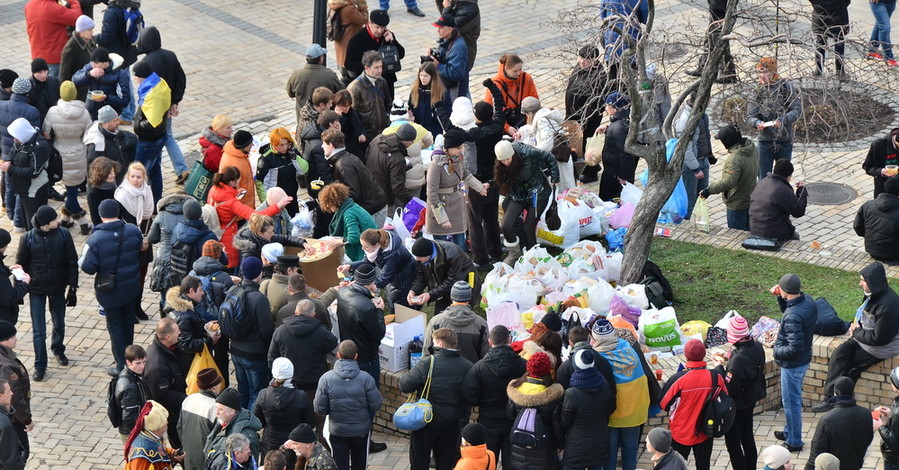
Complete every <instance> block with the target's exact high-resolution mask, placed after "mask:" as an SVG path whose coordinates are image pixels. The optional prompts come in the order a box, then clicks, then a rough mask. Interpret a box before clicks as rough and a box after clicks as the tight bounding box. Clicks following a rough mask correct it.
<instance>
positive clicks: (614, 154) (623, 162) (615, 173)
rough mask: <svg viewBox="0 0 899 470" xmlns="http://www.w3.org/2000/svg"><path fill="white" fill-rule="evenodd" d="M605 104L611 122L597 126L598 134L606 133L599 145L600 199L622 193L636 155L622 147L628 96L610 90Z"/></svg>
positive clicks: (631, 178)
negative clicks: (600, 159)
mask: <svg viewBox="0 0 899 470" xmlns="http://www.w3.org/2000/svg"><path fill="white" fill-rule="evenodd" d="M605 105H606V107H605V112H606V114H608V115H609V121H610V124H608V125H605V124H604V125H602V126H599V127H598V128H597V129H596V132H597V133H598V134H605V135H606V140H605V144H604V145H603V147H602V167H603V170H602V176H601V177H600V179H599V197H600V198H601V199H602V200H603V201H611V200H612V199H614V198H616V197H619V196H621V185H622V183H623V182H625V181H628V182H631V183H633V182H634V173H635V172H636V171H637V157H636V156H635V155H631V154H629V153H627V152H626V151H625V150H624V141H625V139H626V138H627V132H628V127H629V126H630V122H631V100H630V98H629V97H628V96H627V95H626V94H624V93H622V92H618V91H613V92H612V93H609V96H607V97H606V99H605Z"/></svg>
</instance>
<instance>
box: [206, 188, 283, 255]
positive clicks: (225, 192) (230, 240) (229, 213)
mask: <svg viewBox="0 0 899 470" xmlns="http://www.w3.org/2000/svg"><path fill="white" fill-rule="evenodd" d="M206 202H207V203H209V204H212V206H213V207H215V211H216V212H217V213H218V216H219V223H220V224H221V226H222V230H224V231H225V233H223V234H222V245H224V246H225V254H227V255H228V267H229V268H233V267H235V266H237V263H238V262H239V261H240V254H239V253H238V252H237V249H236V248H234V234H236V233H237V228H238V225H237V223H238V222H239V221H240V220H241V219H242V220H250V216H252V215H253V214H262V215H268V216H272V215H275V214H277V213H278V212H279V211H280V210H281V209H280V208H279V207H278V206H276V205H275V206H268V207H266V208H265V209H263V210H261V211H254V210H253V209H250V208H249V207H247V206H245V205H244V204H243V203H241V202H240V199H237V188H233V187H231V186H229V185H227V184H223V183H219V184H217V185H215V186H213V187H212V189H211V190H209V197H208V198H207V199H206Z"/></svg>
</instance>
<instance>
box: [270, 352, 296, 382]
mask: <svg viewBox="0 0 899 470" xmlns="http://www.w3.org/2000/svg"><path fill="white" fill-rule="evenodd" d="M272 378H273V379H276V380H290V379H292V378H293V363H292V362H290V359H288V358H286V357H279V358H277V359H275V360H274V361H273V362H272Z"/></svg>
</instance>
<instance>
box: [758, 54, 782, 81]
mask: <svg viewBox="0 0 899 470" xmlns="http://www.w3.org/2000/svg"><path fill="white" fill-rule="evenodd" d="M756 69H757V70H758V69H763V70H767V71H769V72H771V81H776V80H780V75H778V73H777V59H775V58H774V57H762V58H761V59H759V63H758V65H757V66H756Z"/></svg>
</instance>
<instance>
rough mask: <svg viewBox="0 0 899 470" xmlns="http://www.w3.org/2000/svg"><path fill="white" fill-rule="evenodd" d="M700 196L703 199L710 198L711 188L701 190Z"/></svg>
mask: <svg viewBox="0 0 899 470" xmlns="http://www.w3.org/2000/svg"><path fill="white" fill-rule="evenodd" d="M699 196H700V197H701V198H703V199H708V198H709V196H711V194H709V189H708V188H706V189H703V190H702V191H700V192H699Z"/></svg>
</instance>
